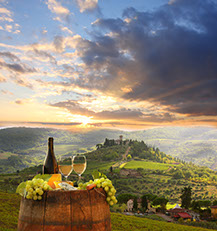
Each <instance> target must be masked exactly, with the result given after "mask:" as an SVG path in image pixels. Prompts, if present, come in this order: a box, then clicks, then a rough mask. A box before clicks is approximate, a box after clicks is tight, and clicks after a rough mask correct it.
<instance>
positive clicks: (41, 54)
mask: <svg viewBox="0 0 217 231" xmlns="http://www.w3.org/2000/svg"><path fill="white" fill-rule="evenodd" d="M33 52H34V54H35V55H36V56H37V57H41V58H48V59H49V60H50V62H51V63H52V64H55V65H56V64H57V61H56V59H55V58H54V57H53V56H52V55H51V54H49V53H48V52H46V51H43V50H38V49H37V48H33Z"/></svg>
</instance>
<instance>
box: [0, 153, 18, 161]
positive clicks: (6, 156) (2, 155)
mask: <svg viewBox="0 0 217 231" xmlns="http://www.w3.org/2000/svg"><path fill="white" fill-rule="evenodd" d="M10 156H17V154H14V153H11V152H2V153H0V160H5V159H7V158H8V157H10Z"/></svg>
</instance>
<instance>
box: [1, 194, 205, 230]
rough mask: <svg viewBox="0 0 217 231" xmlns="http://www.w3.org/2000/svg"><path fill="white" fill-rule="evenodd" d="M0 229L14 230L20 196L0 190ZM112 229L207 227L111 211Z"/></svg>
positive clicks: (190, 228) (186, 228) (184, 228)
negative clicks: (190, 225)
mask: <svg viewBox="0 0 217 231" xmlns="http://www.w3.org/2000/svg"><path fill="white" fill-rule="evenodd" d="M0 201H1V207H0V230H1V231H15V230H17V222H18V215H19V203H20V196H18V195H16V194H10V193H3V192H0ZM111 223H112V231H132V230H133V231H149V230H150V231H151V230H154V231H174V230H176V231H189V230H191V231H205V230H208V229H203V228H196V227H189V226H184V225H178V224H172V223H166V222H165V221H155V220H151V219H147V218H139V217H135V216H126V215H122V214H117V213H111Z"/></svg>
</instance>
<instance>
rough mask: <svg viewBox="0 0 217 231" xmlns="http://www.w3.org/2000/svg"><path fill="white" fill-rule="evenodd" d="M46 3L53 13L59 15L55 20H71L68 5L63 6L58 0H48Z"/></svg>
mask: <svg viewBox="0 0 217 231" xmlns="http://www.w3.org/2000/svg"><path fill="white" fill-rule="evenodd" d="M46 4H47V6H48V9H49V10H50V11H51V12H52V13H53V14H56V15H57V17H56V18H54V20H57V21H60V22H62V21H69V16H70V11H69V9H67V8H66V7H63V6H62V5H61V3H60V2H58V1H56V0H47V1H46Z"/></svg>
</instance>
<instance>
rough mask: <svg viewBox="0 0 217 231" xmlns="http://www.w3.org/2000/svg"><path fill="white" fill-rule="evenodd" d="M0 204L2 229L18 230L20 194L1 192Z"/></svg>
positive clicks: (7, 230)
mask: <svg viewBox="0 0 217 231" xmlns="http://www.w3.org/2000/svg"><path fill="white" fill-rule="evenodd" d="M0 204H1V207H0V230H2V231H12V230H16V229H17V221H18V214H19V204H20V196H18V195H16V194H10V193H4V192H0Z"/></svg>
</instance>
